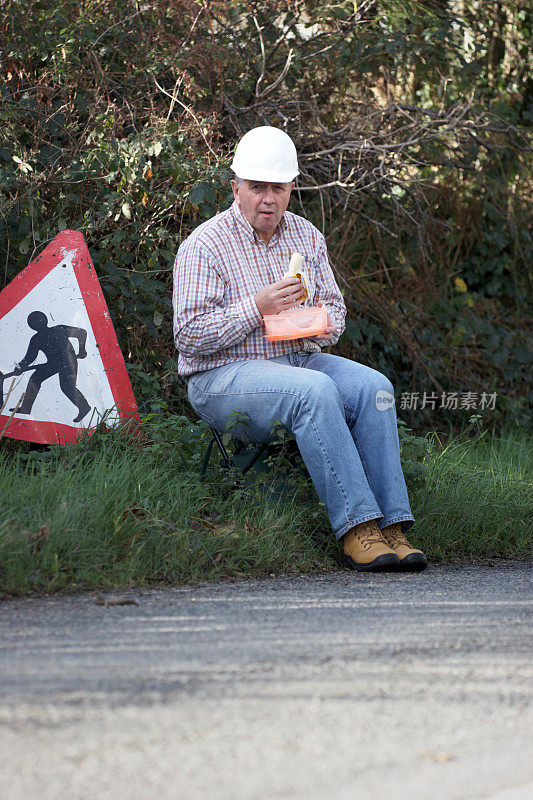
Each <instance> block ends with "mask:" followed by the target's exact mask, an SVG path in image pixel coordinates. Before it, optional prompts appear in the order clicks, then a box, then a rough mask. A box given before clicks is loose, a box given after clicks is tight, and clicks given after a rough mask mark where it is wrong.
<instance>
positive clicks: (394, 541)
mask: <svg viewBox="0 0 533 800" xmlns="http://www.w3.org/2000/svg"><path fill="white" fill-rule="evenodd" d="M383 534H384V537H385V539H386V540H388V544H389V547H393V548H394V547H398V546H399V545H401V544H404V545H406V546H407V547H411V545H410V544H409V542H408V541H407V537H406V535H405V533H403V531H402V526H401V525H400V523H399V522H395V523H393V524H392V525H391V526H390V528H389V530H386V531H383Z"/></svg>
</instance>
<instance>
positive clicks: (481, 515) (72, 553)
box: [0, 417, 533, 596]
mask: <svg viewBox="0 0 533 800" xmlns="http://www.w3.org/2000/svg"><path fill="white" fill-rule="evenodd" d="M205 437H206V426H204V425H202V424H199V425H196V424H192V423H190V422H189V420H187V419H185V418H184V417H179V418H173V419H172V420H168V421H166V422H164V423H158V422H156V421H154V420H151V421H150V420H148V421H147V422H146V423H145V425H144V435H143V436H142V437H131V436H129V435H127V434H126V432H124V431H120V430H119V431H112V432H111V433H107V434H105V433H96V434H95V435H94V436H93V437H90V438H86V439H84V440H82V441H81V442H80V443H79V444H77V445H69V446H67V447H63V448H61V447H52V448H45V449H42V450H35V449H30V448H29V447H28V446H27V445H24V444H21V443H17V442H13V441H10V440H6V439H3V440H1V441H0V589H1V590H2V592H3V594H4V596H5V595H11V594H24V593H28V592H32V591H39V592H51V591H59V590H68V589H80V588H83V589H95V588H105V587H127V586H133V585H135V586H143V585H145V586H146V585H154V584H164V583H166V584H176V583H180V582H186V581H199V580H207V579H209V580H210V579H216V578H220V577H223V576H244V575H246V576H252V575H256V576H257V575H266V574H271V573H288V572H317V571H326V570H333V569H337V568H338V567H339V553H340V549H339V546H338V544H337V543H336V542H335V539H334V537H333V535H332V534H331V531H330V528H329V523H328V521H327V517H326V516H325V513H324V511H323V509H322V507H321V506H320V505H319V504H318V502H317V500H316V496H315V495H314V490H313V489H312V486H311V485H310V483H309V481H308V480H304V479H302V478H301V476H300V473H298V472H297V471H296V470H293V471H292V472H290V473H287V472H286V471H285V472H280V471H282V470H283V469H285V468H286V464H285V463H284V461H283V456H282V457H281V458H280V459H279V460H278V462H277V466H275V468H274V469H275V470H277V471H278V473H277V474H283V476H284V479H283V480H284V482H285V484H286V485H287V484H288V488H287V491H286V492H285V497H284V498H283V497H282V498H280V497H279V496H278V495H277V494H272V493H271V492H268V491H265V490H264V489H265V486H268V485H269V484H268V483H266V484H264V483H263V484H261V481H260V480H257V481H255V482H254V481H253V480H250V481H248V482H247V483H246V485H245V486H244V487H242V488H241V489H235V488H233V481H234V476H231V475H227V474H226V473H224V472H223V471H222V470H220V469H219V468H217V467H215V469H214V471H213V470H210V471H209V473H208V475H209V479H208V481H206V483H205V484H202V483H201V482H200V480H199V477H198V476H199V470H200V464H201V459H202V456H203V453H204V451H205V446H206V439H205ZM401 439H402V444H403V448H402V458H403V460H404V465H405V472H406V475H407V479H408V483H410V484H411V487H410V488H411V491H410V494H411V500H412V505H413V511H414V513H415V517H416V518H417V525H416V528H415V529H414V530H413V535H412V536H410V538H411V539H412V541H413V543H415V544H418V545H419V546H421V547H423V549H424V550H425V552H426V553H427V555H428V557H429V559H430V560H433V561H434V560H439V559H440V560H444V559H446V560H448V559H466V558H468V559H478V558H494V557H509V558H526V557H527V556H528V555H529V554H530V543H529V536H530V534H531V530H532V528H533V508H532V501H531V497H532V495H533V493H532V491H531V490H532V484H533V456H532V448H531V446H530V444H531V443H530V442H527V441H521V440H520V439H519V438H517V437H516V436H513V435H510V436H507V437H504V438H501V439H498V438H495V437H488V436H485V437H484V438H481V439H479V438H478V439H477V440H476V441H473V442H472V441H466V440H465V441H455V442H452V443H451V444H449V445H448V446H446V447H442V446H441V445H440V444H438V442H436V441H435V440H433V444H431V441H430V439H429V438H425V439H423V438H420V437H414V436H412V435H410V434H408V433H407V432H406V431H405V430H404V431H403V432H401Z"/></svg>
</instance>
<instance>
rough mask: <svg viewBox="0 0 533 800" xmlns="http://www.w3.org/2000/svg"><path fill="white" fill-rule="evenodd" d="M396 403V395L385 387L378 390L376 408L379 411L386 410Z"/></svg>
mask: <svg viewBox="0 0 533 800" xmlns="http://www.w3.org/2000/svg"><path fill="white" fill-rule="evenodd" d="M393 405H394V395H393V394H391V393H390V392H387V391H386V390H385V389H379V390H378V391H377V392H376V408H377V410H378V411H386V410H387V409H388V408H391V407H392V406H393Z"/></svg>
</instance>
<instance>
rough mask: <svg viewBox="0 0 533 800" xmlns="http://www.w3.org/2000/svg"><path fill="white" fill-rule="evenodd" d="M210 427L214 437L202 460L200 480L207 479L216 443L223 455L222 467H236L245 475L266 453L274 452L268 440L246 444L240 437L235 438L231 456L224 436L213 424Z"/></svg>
mask: <svg viewBox="0 0 533 800" xmlns="http://www.w3.org/2000/svg"><path fill="white" fill-rule="evenodd" d="M209 427H210V429H211V433H212V437H211V441H210V442H209V444H208V445H207V450H206V451H205V455H204V459H203V461H202V468H201V470H200V480H201V481H202V482H203V481H204V480H205V476H206V473H207V468H208V466H209V461H210V460H211V453H212V451H213V445H214V444H216V445H217V447H218V449H219V451H220V455H221V456H222V467H223V468H224V469H228V470H229V469H231V467H236V468H237V469H239V470H240V471H241V473H242V474H243V475H246V473H247V472H248V471H249V470H251V469H252V467H254V466H255V464H256V463H257V462H258V461H259V459H260V458H261V457H262V456H263V455H264V454H265V453H267V452H274V449H273V447H272V445H271V444H269V443H268V442H265V443H263V444H257V445H251V446H250V445H246V444H245V443H244V442H242V441H241V440H240V439H234V440H233V441H234V443H235V453H234V454H233V455H232V456H231V455H230V454H229V453H228V451H227V449H226V447H225V445H224V442H223V441H222V437H221V435H220V433H219V432H218V431H217V429H216V428H213V427H212V426H211V425H210V426H209Z"/></svg>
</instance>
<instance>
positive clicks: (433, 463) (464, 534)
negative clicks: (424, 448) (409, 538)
mask: <svg viewBox="0 0 533 800" xmlns="http://www.w3.org/2000/svg"><path fill="white" fill-rule="evenodd" d="M412 505H413V512H414V514H415V517H416V520H417V525H416V531H417V534H416V536H417V538H418V539H419V540H420V542H421V543H423V544H424V546H425V547H426V548H427V552H428V553H430V554H431V556H432V557H433V558H439V559H449V558H487V557H511V558H513V557H514V558H528V557H531V545H532V534H533V442H532V441H531V439H528V438H527V437H526V438H524V437H523V436H520V435H519V434H517V433H510V434H508V435H506V436H501V437H495V436H491V435H489V434H485V435H484V436H483V437H481V438H478V439H476V440H475V441H473V442H472V441H468V440H466V441H452V442H451V443H450V444H448V445H447V446H445V447H443V448H437V449H436V450H435V451H434V452H433V455H432V456H431V457H430V458H429V459H428V463H427V470H426V474H425V482H424V486H423V487H422V488H419V489H417V490H416V491H415V492H414V493H413V494H412Z"/></svg>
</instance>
